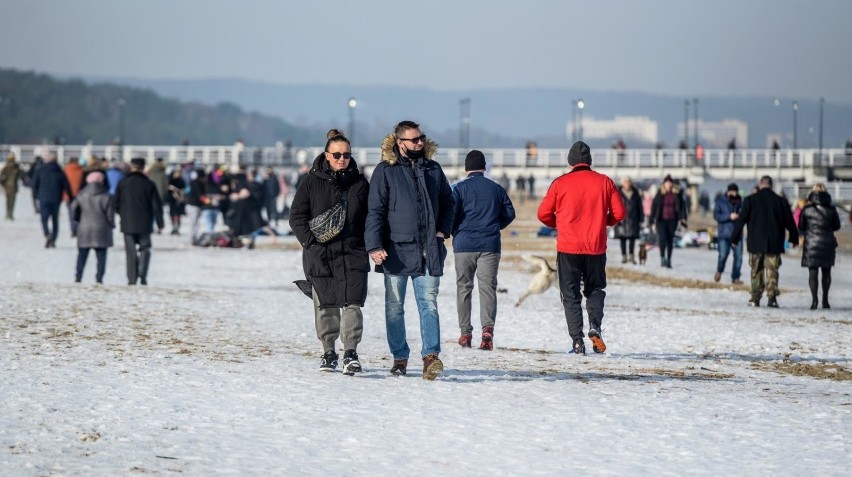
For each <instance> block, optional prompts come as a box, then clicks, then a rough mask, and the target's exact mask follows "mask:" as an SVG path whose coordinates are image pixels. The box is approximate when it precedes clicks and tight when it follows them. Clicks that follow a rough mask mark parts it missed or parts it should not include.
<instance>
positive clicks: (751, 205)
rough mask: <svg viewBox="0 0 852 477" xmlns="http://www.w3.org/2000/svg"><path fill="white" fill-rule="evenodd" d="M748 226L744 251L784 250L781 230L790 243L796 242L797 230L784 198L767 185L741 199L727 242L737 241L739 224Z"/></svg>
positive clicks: (741, 229)
mask: <svg viewBox="0 0 852 477" xmlns="http://www.w3.org/2000/svg"><path fill="white" fill-rule="evenodd" d="M746 225H748V238H747V239H746V250H748V252H749V253H768V254H773V255H774V254H779V253H784V230H787V231H788V232H789V233H790V243H792V244H796V243H798V241H799V232H798V231H797V230H796V222H795V221H794V220H793V212H791V211H790V204H788V203H787V200H786V199H784V198H783V197H781V196H780V195H778V194H776V193H775V191H773V190H772V189H771V188H768V187H767V188H764V189H759V190H758V191H757V192H755V193H754V194H752V195H750V196H748V197H746V198H745V199H743V209H742V211H741V212H740V215H739V217H737V221H736V223H734V233H733V235H732V236H731V243H732V244H734V245H736V244H738V243H740V239H742V237H743V227H745V226H746Z"/></svg>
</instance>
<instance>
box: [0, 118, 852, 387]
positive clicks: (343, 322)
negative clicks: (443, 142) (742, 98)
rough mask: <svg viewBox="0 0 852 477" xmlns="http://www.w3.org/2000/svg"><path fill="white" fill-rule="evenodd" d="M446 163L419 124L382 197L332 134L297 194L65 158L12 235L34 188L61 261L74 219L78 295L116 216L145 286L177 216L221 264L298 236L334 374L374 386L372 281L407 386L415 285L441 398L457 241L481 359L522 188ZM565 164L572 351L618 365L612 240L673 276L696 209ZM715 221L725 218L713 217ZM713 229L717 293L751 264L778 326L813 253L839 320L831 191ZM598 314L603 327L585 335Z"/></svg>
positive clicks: (392, 144) (560, 214)
mask: <svg viewBox="0 0 852 477" xmlns="http://www.w3.org/2000/svg"><path fill="white" fill-rule="evenodd" d="M436 152H437V145H436V144H435V143H434V142H433V141H432V140H431V139H430V138H429V137H427V136H426V135H425V134H424V133H423V132H422V130H421V128H420V125H419V124H417V123H415V122H413V121H402V122H400V123H398V124H397V125H396V126H395V127H394V129H393V130H392V131H391V132H390V133H389V134H388V135H387V136H386V137H385V138H384V140H383V141H382V144H381V160H380V162H379V163H378V165H376V166H375V168H374V169H373V171H372V174H371V176H370V179H369V181H368V180H367V178H366V177H365V175H364V174H363V171H362V170H361V169H360V168H359V166H358V164H356V162H355V160H354V158H353V156H352V150H351V144H350V141H349V139H348V138H347V137H346V136H345V135H344V133H343V132H342V131H339V130H337V129H332V130H331V131H329V132H328V134H327V138H326V145H325V148H324V150H323V152H322V153H320V154H319V155H318V156H317V157H316V158H315V159H314V161H313V162H312V163H311V164H310V165H306V166H305V167H304V168H303V169H302V170H300V171H299V173H298V175H293V176H289V177H288V176H286V175H278V174H276V173H275V171H274V170H273V169H272V168H265V169H264V170H263V172H262V173H261V172H260V171H258V170H256V169H252V170H248V169H247V168H246V167H245V166H242V165H239V166H235V167H231V168H229V167H226V166H219V165H214V166H213V167H211V168H210V169H209V170H208V169H205V168H204V167H202V166H198V165H196V164H194V163H187V164H183V165H177V166H173V167H171V168H169V167H168V166H167V165H166V164H165V163H164V161H163V160H162V159H157V160H156V161H155V162H154V163H153V164H151V165H150V166H149V167H146V166H147V164H146V161H145V159H142V158H134V159H132V160H131V161H130V164H129V165H127V167H125V164H123V163H121V162H119V161H112V162H110V161H106V160H97V159H94V158H93V159H92V160H89V161H86V162H84V163H81V161H80V160H79V159H77V158H71V159H69V160H68V161H67V163H66V165H65V167H64V168H62V167H60V166H59V164H58V163H57V158H56V155H55V154H54V153H50V154H48V155H47V157H46V158H44V159H42V158H38V159H37V160H36V161H35V163H34V164H33V166H32V167H31V168H30V170H28V171H26V172H24V171H23V169H22V168H21V167H20V166H19V165H18V164H17V162H16V161H15V158H14V156H13V155H10V156H9V157H8V158H7V160H6V164H5V166H4V168H3V170H2V174H0V183H2V185H3V187H4V189H5V192H6V196H7V200H6V204H7V213H6V219H7V220H14V207H15V196H16V194H17V192H18V187H19V184H22V183H23V184H25V185H29V186H30V187H31V189H32V194H33V205H34V207H35V209H36V211H37V212H38V213H39V214H40V217H41V225H42V232H43V234H44V237H45V247H46V248H53V247H55V244H56V240H57V237H58V232H59V211H60V209H61V204H62V203H63V202H66V203H67V204H68V211H69V218H70V229H71V234H72V236H73V237H76V239H77V248H78V259H77V266H76V273H75V280H76V281H78V282H80V281H82V278H83V272H84V268H85V265H86V261H87V257H88V255H89V252H90V251H92V250H94V251H95V256H96V259H97V271H96V275H95V279H96V281H97V282H98V283H101V282H102V281H103V278H104V273H105V271H106V258H107V250H108V249H109V248H110V247H112V246H113V229H114V228H115V226H116V220H115V215H118V216H119V218H120V231H121V233H122V234H123V237H124V245H125V254H126V263H127V279H128V284H129V285H136V284H140V285H147V283H148V282H147V275H148V269H149V266H150V261H151V248H152V242H151V235H152V234H153V233H155V232H156V233H157V234H159V233H162V231H163V230H164V228H165V226H166V223H165V220H164V218H163V210H164V208H165V206H166V205H167V206H168V215H169V218H170V224H171V233H172V234H174V235H180V234H181V231H180V229H181V226H182V223H186V224H187V226H188V229H189V233H188V242H189V244H191V245H192V246H206V245H210V244H211V243H218V242H216V240H217V238H216V237H215V234H216V233H217V232H216V228H217V224H218V222H219V220H220V217H221V220H222V221H223V223H224V225H225V228H226V230H227V233H226V234H227V235H226V237H227V240H226V241H225V242H224V243H223V244H221V245H220V246H233V245H234V244H235V243H236V244H243V243H244V244H247V245H248V246H249V247H250V248H251V247H252V246H253V244H254V240H255V239H256V237H257V236H258V235H261V234H267V235H270V236H271V237H272V238H273V240H274V238H275V237H276V236H277V235H278V231H277V227H278V224H279V220H280V219H288V223H289V226H290V229H291V231H292V233H293V235H295V237H296V238H297V239H298V241H299V242H300V244H301V245H302V247H303V250H302V258H303V260H302V262H303V270H304V275H305V280H300V281H298V282H297V285H299V287H300V289H301V290H302V291H303V292H304V293H305V294H306V295H307V296H308V297H309V298H310V299H311V300H312V301H313V310H314V325H315V329H316V335H317V338H318V340H319V341H320V343H321V345H322V348H323V352H322V354H321V357H320V370H322V371H334V370H336V369H337V368H338V365H339V364H340V363H339V360H340V357H339V355H338V354H337V349H338V348H337V341H338V340H340V341H341V342H342V346H343V350H344V352H343V359H342V366H341V368H342V370H343V372H344V373H345V374H349V375H351V374H355V373H358V372H360V371H361V369H362V367H361V363H360V358H359V356H358V345H359V343H360V341H361V337H362V333H363V321H364V320H363V312H362V308H363V307H364V304H365V301H366V298H367V292H368V287H367V280H368V276H369V274H370V271H371V268H372V269H373V270H374V271H375V272H377V273H380V274H381V275H382V277H383V281H384V290H385V291H384V298H385V304H384V311H385V330H386V336H387V342H388V349H389V352H390V354H391V356H392V358H393V364H392V365H391V368H390V373H391V374H394V375H406V374H407V373H408V361H409V357H410V348H409V346H408V343H407V340H406V327H405V312H404V303H405V296H406V292H407V289H408V283H409V281H410V282H411V284H412V288H413V291H414V297H415V301H416V303H417V311H418V315H419V321H420V334H421V349H420V356H421V360H422V366H423V370H422V376H423V378H424V379H427V380H433V379H435V378H437V377H438V376H439V375H440V374H441V373H442V372H443V366H444V365H443V362H442V361H441V359H440V353H441V340H440V336H441V334H440V319H439V316H438V306H437V297H438V290H439V287H440V281H441V277H442V276H443V274H444V263H445V260H446V257H447V247H446V245H445V241H446V240H447V239H449V238H452V244H453V250H454V256H455V260H454V261H455V271H456V300H457V307H456V308H457V315H458V316H457V318H458V326H459V339H458V344H459V346H461V347H465V348H469V347H472V345H473V339H474V336H473V330H474V327H473V325H472V323H471V314H472V313H471V312H472V306H471V294H472V292H473V288H474V277H476V285H477V287H478V293H479V305H480V310H479V317H480V323H479V324H480V329H481V335H480V341H479V349H481V350H485V351H488V350H491V349H493V339H494V335H495V323H496V315H497V298H496V292H497V275H498V269H499V264H500V259H501V231H502V230H504V229H505V228H506V227H508V226H509V225H510V224H511V223H512V222H513V221H514V219H515V216H516V212H515V208H514V205H513V203H512V200H511V199H510V196H509V191H508V189H509V187H508V186H509V183H508V180H507V178H506V177H505V175H504V177H503V178H501V179H502V180H498V181H492V180H490V179H488V178H487V177H486V171H487V169H488V167H487V160H486V157H485V155H484V154H483V153H482V152H481V151H478V150H472V151H470V152H469V153H468V154H467V157H466V158H465V177H464V178H463V179H462V180H460V181H458V182H456V183H455V184H453V185H451V184H450V182H449V180H448V179H447V176H446V175H445V173H444V171H443V169H442V167H441V166H440V164H439V163H438V162H436V161H435V160H434V159H433V158H434V155H435V153H436ZM567 160H568V164H569V166H570V167H571V170H570V172H568V173H566V174H564V175H562V176H560V177H559V178H557V179H556V180H554V181H553V182H552V183H551V184H550V186H549V188H548V189H547V192H546V194H545V195H544V197H543V198H542V200H541V202H540V204H539V206H538V211H537V217H538V219H539V221H541V223H542V224H544V225H545V226H547V227H550V228H552V229H554V230H555V231H556V236H557V239H556V252H557V263H558V283H559V289H560V296H561V300H562V307H563V310H564V313H565V317H566V323H567V325H568V330H569V334H570V337H571V340H572V346H571V351H572V352H574V353H577V354H585V352H586V347H585V341H584V338H585V337H588V338H589V339H590V341H591V343H592V350H593V351H594V352H596V353H603V352H605V351H606V344H605V343H604V341H603V336H602V331H601V330H602V321H603V317H604V302H605V297H606V292H605V288H606V285H607V283H606V249H607V237H608V236H607V234H608V231H609V230H610V228H612V230H613V233H614V236H615V238H617V239H618V240H619V242H620V247H621V263H623V264H627V263H630V264H635V263H636V248H637V245H638V247H639V252H640V257H642V256H643V253H642V252H644V251H645V250H646V246H647V242H651V241H655V242H656V244H657V246H658V248H659V253H660V264H661V266H662V267H665V268H672V254H673V250H674V248H675V237H676V234H677V232H678V229H679V228H686V226H687V219H688V216H689V210H690V204H689V199H688V195H687V194H685V191H684V189H683V188H682V187H679V186H678V185H677V184H676V183H675V180H674V179H673V178H672V177H671V176H670V175H667V176H665V177H664V178H663V180H662V181H661V183H660V184H659V187H656V186H652V187H651V188H649V189H648V190H646V191H642V190H641V189H640V188H637V187H636V186H635V184H634V183H633V181H632V180H631V178H630V177H622V178H620V181H619V182H620V185H616V182H615V181H613V180H612V179H611V178H609V177H607V176H605V175H603V174H600V173H598V172H596V171H594V170H593V169H592V154H591V150H590V148H589V146H588V145H587V144H585V143H584V142H582V141H577V142H576V143H575V144H574V145H573V146H572V147H571V149H570V151H569V153H568V158H567ZM531 179H533V180H534V178H532V177H531ZM533 180H529V181H527V180H526V179H525V181H524V184H525V186H524V189H522V190H521V195H520V197H523V198H527V199H532V198H535V193H534V188H533ZM290 184H294V187H293V188H294V189H295V195H294V196H293V199H292V203H291V204H288V201H287V197H288V195H289V191H290ZM527 187H529V190H527ZM700 207H702V208H703V209H705V210H708V211H709V208H710V207H709V204H707V203H702V204H701V205H700ZM713 218H714V219H715V221H716V222H717V225H718V227H717V242H718V260H717V266H716V271H715V274H714V275H713V278H714V280H715V281H716V282H719V281H720V280H721V277H722V274H723V273H724V272H725V268H726V265H727V261H728V257H729V256H730V255H731V254H733V263H732V270H731V282H732V283H734V284H739V283H741V280H740V276H741V265H742V260H743V251H744V249H745V250H747V251H748V253H749V257H748V263H749V266H750V267H751V296H750V300H749V302H748V304H749V305H750V306H760V302H761V299H762V296H763V295H764V294H766V296H767V298H768V301H767V306H769V307H776V308H777V307H778V301H777V296H778V294H779V287H778V274H779V268H780V266H781V258H780V257H781V254H783V253H784V252H785V249H786V246H787V245H788V244H789V246H791V247H797V246H801V247H802V248H803V251H802V260H801V265H802V266H803V267H806V268H808V270H809V288H810V290H811V293H812V297H813V302H812V305H811V308H812V309H814V308H817V307H818V306H819V305H820V303H821V304H822V307H823V308H829V307H830V305H829V300H828V293H829V289H830V286H831V268H832V267H833V266H834V262H835V257H836V248H837V240H836V237H835V232H836V231H837V230H838V229H839V228H840V218H839V214H838V212H837V208H836V207H835V205H833V202H832V198H831V196H830V195H829V194H828V192H827V190H826V188H825V186H824V185H822V184H817V185H815V186H814V189H813V191H812V192H811V193H810V194H809V195H808V197H807V198H806V199H805V200H804V201H803V202H802V203H801V204H800V208H799V210H797V212H796V214H795V217H794V213H793V211H792V210H791V207H790V204H789V203H788V202H787V200H786V199H785V198H783V197H782V196H780V195H778V194H776V193H775V191H774V190H773V183H772V179H771V178H770V177H763V178H761V179H760V182H759V184H758V185H757V187H756V188H755V190H754V191H753V192H752V193H751V194H749V195H747V196H745V197H743V196H742V195H741V193H740V190H739V187H738V186H737V185H736V184H733V183H732V184H730V185H728V187H727V190H726V192H725V194H720V195H719V196H718V197H717V198H716V201H715V204H713ZM850 220H852V216H850ZM746 232H747V233H746ZM220 233H221V232H220ZM653 236H655V237H653ZM652 238H653V240H652ZM743 242H744V243H743ZM371 261H372V263H373V267H371V265H370V262H371ZM820 277H821V279H820ZM820 287H821V290H822V295H821V297H820V296H819V293H818V292H819V290H820ZM584 297H585V299H586V303H585V308H586V310H587V314H588V323H589V328H588V331H587V332H585V333H584V331H583V306H582V300H583V298H584Z"/></svg>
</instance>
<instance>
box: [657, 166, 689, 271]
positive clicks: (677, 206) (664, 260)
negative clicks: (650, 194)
mask: <svg viewBox="0 0 852 477" xmlns="http://www.w3.org/2000/svg"><path fill="white" fill-rule="evenodd" d="M679 223H680V224H682V225H684V226H686V204H684V201H683V198H682V197H681V196H680V193H678V191H676V190H675V189H674V180H673V179H672V176H671V175H666V177H665V178H664V179H663V184H662V186H660V190H659V191H658V192H657V196H656V197H654V202H653V203H652V204H651V227H656V229H657V242H658V243H659V245H660V264H661V265H662V266H663V267H666V268H672V251H673V250H674V239H675V231H677V226H678V224H679Z"/></svg>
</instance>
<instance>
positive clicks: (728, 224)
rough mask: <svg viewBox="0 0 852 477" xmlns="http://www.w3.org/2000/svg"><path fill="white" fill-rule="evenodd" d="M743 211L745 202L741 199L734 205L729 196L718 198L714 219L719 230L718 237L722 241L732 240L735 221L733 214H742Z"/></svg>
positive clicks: (714, 209) (714, 208)
mask: <svg viewBox="0 0 852 477" xmlns="http://www.w3.org/2000/svg"><path fill="white" fill-rule="evenodd" d="M742 210H743V201H742V199H740V200H739V201H738V202H737V203H736V204H732V203H731V202H730V201H729V200H728V196H726V195H722V196H719V197H717V198H716V205H715V206H714V207H713V218H714V219H716V223H717V224H719V225H718V230H717V231H716V236H717V237H719V238H720V239H724V240H731V236H732V235H733V234H734V221H733V220H731V214H732V213H733V212H736V213H738V214H739V213H740V212H741V211H742Z"/></svg>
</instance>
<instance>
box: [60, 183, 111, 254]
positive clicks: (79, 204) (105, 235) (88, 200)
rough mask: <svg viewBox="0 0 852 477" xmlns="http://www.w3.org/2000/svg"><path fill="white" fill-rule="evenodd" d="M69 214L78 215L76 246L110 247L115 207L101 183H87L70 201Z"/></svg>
mask: <svg viewBox="0 0 852 477" xmlns="http://www.w3.org/2000/svg"><path fill="white" fill-rule="evenodd" d="M71 216H72V217H79V218H80V220H79V222H80V225H79V226H78V228H77V247H78V248H108V247H112V245H113V240H112V229H114V228H115V209H114V208H113V203H112V198H111V197H110V196H109V194H108V193H107V188H106V186H105V185H103V184H98V183H92V184H87V185H86V187H83V188H82V189H81V190H80V193H79V194H77V197H75V198H74V200H73V201H72V202H71Z"/></svg>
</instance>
